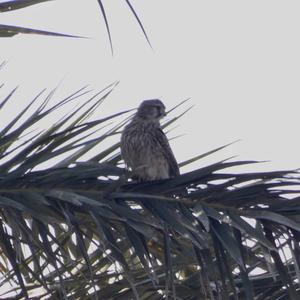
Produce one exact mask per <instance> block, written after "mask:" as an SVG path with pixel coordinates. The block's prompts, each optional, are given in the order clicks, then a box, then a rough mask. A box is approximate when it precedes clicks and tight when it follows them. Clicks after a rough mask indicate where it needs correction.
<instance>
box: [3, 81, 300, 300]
mask: <svg viewBox="0 0 300 300" xmlns="http://www.w3.org/2000/svg"><path fill="white" fill-rule="evenodd" d="M114 87H115V84H112V85H110V86H108V87H107V88H106V89H104V90H103V91H101V92H99V93H95V94H93V93H92V92H91V91H88V90H87V89H86V88H83V89H80V90H78V91H77V92H75V93H74V94H72V95H70V96H68V97H66V98H65V99H62V100H61V101H59V102H57V103H56V104H54V105H52V106H51V105H50V100H51V98H52V97H53V94H54V91H52V92H51V93H49V95H46V96H44V100H41V97H42V94H44V93H45V92H43V93H41V94H40V95H38V96H37V97H36V98H35V99H34V100H33V101H32V102H31V103H30V104H29V105H28V106H27V107H26V108H25V109H24V110H23V111H22V112H20V113H19V114H18V115H16V116H15V118H14V119H13V120H11V122H8V124H7V125H6V126H5V127H4V128H2V130H1V133H0V135H1V139H0V171H1V173H0V174H1V175H0V207H1V210H0V222H1V223H0V251H1V259H0V272H1V274H2V276H1V278H0V285H1V286H2V287H3V288H6V287H7V286H11V289H10V294H8V293H5V294H3V295H1V296H0V297H2V298H3V297H5V299H7V297H8V296H12V297H13V299H23V298H25V299H26V298H27V299H28V298H30V299H31V298H33V297H34V296H38V297H42V296H43V297H45V298H47V297H51V299H59V298H61V299H69V298H70V299H90V298H95V299H166V298H169V299H249V300H250V299H254V298H255V299H298V298H299V291H298V290H299V284H298V279H299V263H300V261H299V259H300V255H299V254H300V252H299V251H300V249H299V231H300V218H299V217H300V205H299V199H298V198H295V199H291V200H288V199H287V198H286V197H285V196H286V195H287V194H291V193H296V192H299V191H298V190H295V188H297V185H299V180H298V179H297V176H296V175H297V172H295V171H276V172H263V173H257V172H252V173H233V172H232V171H226V169H228V168H230V170H232V168H233V167H236V166H243V165H247V164H255V163H257V162H255V161H231V160H224V161H221V162H216V163H214V164H212V165H208V166H204V167H202V168H200V169H196V170H194V171H192V172H188V173H185V174H182V175H180V176H178V177H176V178H173V179H170V180H160V181H152V182H145V183H134V182H132V181H130V180H128V178H129V177H130V173H129V172H128V171H126V170H125V169H124V168H123V167H122V162H121V158H120V153H119V143H118V141H115V142H113V143H109V144H110V145H109V146H107V144H105V142H107V141H109V140H110V139H113V138H114V137H115V136H116V135H117V134H119V133H120V130H121V129H122V126H123V125H124V123H125V122H126V120H128V114H127V115H126V113H129V111H128V112H121V113H116V114H115V115H112V116H108V117H103V118H101V119H98V120H91V119H90V117H91V116H92V112H93V111H95V109H97V107H98V106H99V105H100V104H101V103H102V101H103V100H104V99H105V98H106V97H107V96H108V95H109V94H110V93H111V91H112V90H113V88H114ZM14 93H15V91H12V92H11V93H10V94H9V95H8V96H7V97H5V98H4V99H3V100H2V102H1V103H0V109H1V110H2V111H3V109H5V106H6V105H9V103H10V102H11V101H13V96H14ZM88 95H90V96H89V98H88V99H85V97H87V96H88ZM51 102H53V100H51ZM77 103H80V106H79V107H76V108H75V109H74V110H72V111H71V112H70V113H69V114H65V115H64V117H63V118H61V119H59V120H57V121H56V122H53V121H52V126H50V127H49V128H48V129H47V130H43V131H39V132H36V131H35V130H34V129H36V128H39V124H42V122H43V121H44V120H45V119H47V118H49V117H50V118H51V115H52V114H54V115H55V113H57V112H59V111H62V110H64V109H65V108H66V107H69V105H72V104H74V105H75V104H77ZM170 113H174V111H173V110H172V111H171V112H170ZM175 120H177V116H175V117H173V118H171V119H169V121H167V122H166V123H165V126H168V125H169V124H172V123H173V122H174V121H175ZM112 121H113V123H112ZM101 145H106V146H105V147H104V146H103V147H102V150H97V154H96V155H95V150H94V151H90V150H92V149H100V148H101ZM97 147H100V148H97ZM222 148H223V147H219V148H217V149H215V150H212V151H209V152H208V153H206V154H203V155H199V156H197V157H196V158H195V159H189V160H187V161H186V162H182V163H181V165H186V164H187V163H192V162H194V161H195V160H196V159H202V158H203V157H205V156H208V155H212V154H213V153H214V152H215V151H219V150H221V149H222ZM258 270H260V274H258Z"/></svg>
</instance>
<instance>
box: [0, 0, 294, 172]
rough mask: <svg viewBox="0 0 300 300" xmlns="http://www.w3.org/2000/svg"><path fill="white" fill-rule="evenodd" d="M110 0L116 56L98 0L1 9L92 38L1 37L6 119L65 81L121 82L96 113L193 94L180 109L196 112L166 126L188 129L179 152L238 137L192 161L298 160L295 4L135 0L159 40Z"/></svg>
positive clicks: (6, 20)
mask: <svg viewBox="0 0 300 300" xmlns="http://www.w3.org/2000/svg"><path fill="white" fill-rule="evenodd" d="M1 2H4V1H1V0H0V3H1ZM103 3H104V5H105V8H106V11H107V17H108V21H109V25H110V28H111V34H112V39H113V46H114V55H111V52H110V47H109V42H108V38H107V34H106V31H105V25H104V22H103V18H102V17H101V13H100V10H99V6H98V3H97V0H84V1H80V0H56V1H49V2H46V3H42V4H40V5H36V6H32V7H29V8H26V9H22V10H18V11H14V12H8V13H2V14H0V24H10V25H19V26H24V27H30V28H35V29H42V30H49V31H54V32H61V33H66V34H73V35H79V36H84V37H88V38H85V39H72V38H61V37H47V36H46V37H45V36H33V35H19V36H16V37H13V38H1V39H0V49H1V51H0V61H2V60H8V64H7V65H6V67H5V68H4V69H3V70H1V71H0V82H5V84H6V88H5V89H6V90H5V91H4V92H1V93H0V97H3V95H4V94H5V92H7V91H9V90H10V89H11V88H13V87H15V86H17V85H19V86H20V88H19V90H18V93H17V96H16V100H15V102H14V106H13V107H12V108H11V110H10V112H9V114H7V115H6V117H9V116H10V115H11V116H13V115H14V114H15V113H16V110H17V109H19V108H20V109H21V107H23V105H25V104H26V103H28V102H29V101H30V100H31V99H32V98H33V97H34V96H35V94H36V93H37V92H39V91H41V90H42V89H43V88H49V89H51V88H54V87H55V86H56V85H57V84H58V83H60V82H62V83H61V85H60V88H59V92H58V95H60V94H68V93H71V92H73V91H75V90H77V89H79V88H80V87H82V86H85V85H86V84H89V85H90V86H91V87H92V88H94V89H95V90H100V89H102V88H103V87H105V86H107V85H108V84H110V83H112V82H114V81H120V84H119V85H118V87H117V88H116V89H115V91H114V92H113V93H112V94H111V96H110V97H109V98H108V99H107V100H106V102H105V103H104V104H103V106H101V108H100V109H99V111H98V112H97V116H98V115H99V118H101V117H104V116H106V115H109V114H112V113H115V112H118V111H122V110H124V109H128V108H134V107H137V105H138V104H139V103H140V101H142V100H144V99H149V98H160V99H161V100H162V101H163V102H164V103H165V105H166V106H167V107H168V108H171V107H172V106H174V105H175V104H177V103H179V102H180V101H182V100H184V99H186V98H190V100H189V102H188V103H187V104H185V106H184V107H185V108H187V107H189V106H190V105H193V106H194V107H193V109H192V110H191V111H190V112H189V113H188V114H187V115H186V116H184V117H183V118H182V119H180V120H179V121H178V122H177V125H178V126H177V127H176V128H174V130H173V131H172V132H171V133H170V135H169V137H174V136H177V135H183V136H181V137H179V138H177V139H174V140H172V141H171V145H172V148H173V150H174V152H175V156H176V157H177V159H178V161H183V160H186V159H189V158H190V157H192V156H195V155H197V154H200V153H203V152H206V151H209V150H211V149H213V148H215V147H218V146H222V145H224V144H227V143H230V142H232V141H235V140H238V139H239V140H240V141H239V142H238V143H235V144H234V145H232V146H231V147H229V148H228V149H226V150H223V151H222V152H220V153H218V154H216V155H214V156H212V157H211V158H210V159H208V160H206V161H204V162H199V163H197V164H195V165H194V167H198V166H201V165H202V164H205V163H209V162H213V161H218V160H221V159H225V158H228V157H231V156H234V155H237V158H236V159H247V160H248V159H250V160H261V161H264V160H268V161H270V162H268V163H266V164H262V165H256V166H255V167H253V166H252V167H251V170H253V169H255V170H271V169H272V170H273V169H295V168H299V167H300V141H299V134H298V127H299V99H300V86H299V79H300V55H299V53H300V43H299V30H300V18H299V13H300V3H299V1H277V0H272V1H269V0H265V1H231V0H229V1H200V0H189V1H182V0H181V1H180V0H164V1H161V0H152V1H141V0H140V1H138V0H132V4H133V6H134V7H135V9H136V11H137V13H138V14H139V17H140V18H141V20H142V22H143V25H144V26H145V28H146V31H147V33H148V35H149V38H150V41H151V43H152V46H153V49H151V48H150V47H149V46H148V44H147V42H146V40H145V38H144V37H143V34H142V32H141V30H140V28H139V26H138V24H137V22H136V20H135V19H134V17H133V15H132V13H131V12H130V10H129V9H128V7H127V6H126V3H125V1H122V0H110V1H108V0H106V1H103ZM2 121H3V120H2Z"/></svg>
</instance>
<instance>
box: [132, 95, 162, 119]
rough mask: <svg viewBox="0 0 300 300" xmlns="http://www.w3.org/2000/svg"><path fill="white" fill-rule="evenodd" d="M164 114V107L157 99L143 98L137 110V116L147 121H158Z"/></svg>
mask: <svg viewBox="0 0 300 300" xmlns="http://www.w3.org/2000/svg"><path fill="white" fill-rule="evenodd" d="M165 115H166V107H165V105H164V104H163V103H162V102H161V101H160V100H159V99H151V100H144V101H143V102H142V103H141V104H140V106H139V107H138V110H137V116H138V117H140V118H142V119H146V120H149V121H151V120H152V121H159V120H160V119H161V118H162V117H164V116H165Z"/></svg>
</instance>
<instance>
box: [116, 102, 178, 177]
mask: <svg viewBox="0 0 300 300" xmlns="http://www.w3.org/2000/svg"><path fill="white" fill-rule="evenodd" d="M165 115H166V112H165V106H164V104H163V103H162V102H161V101H160V100H158V99H153V100H145V101H143V102H142V103H141V104H140V106H139V108H138V110H137V113H136V114H135V115H134V117H133V119H132V121H131V122H130V123H129V124H128V125H127V126H126V127H125V128H124V131H123V133H122V137H121V154H122V157H123V159H124V162H125V164H126V166H127V168H130V169H131V170H132V172H133V174H134V176H133V178H136V179H137V180H138V181H149V180H157V179H166V178H171V177H174V176H177V175H179V167H178V164H177V161H176V159H175V157H174V154H173V152H172V149H171V147H170V145H169V142H168V139H167V137H166V135H165V134H164V132H163V130H162V129H161V126H160V119H161V118H162V117H164V116H165Z"/></svg>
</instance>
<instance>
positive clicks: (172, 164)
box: [156, 128, 179, 177]
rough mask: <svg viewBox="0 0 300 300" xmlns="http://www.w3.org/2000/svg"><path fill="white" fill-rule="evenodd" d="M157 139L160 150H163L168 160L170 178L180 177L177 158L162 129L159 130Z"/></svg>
mask: <svg viewBox="0 0 300 300" xmlns="http://www.w3.org/2000/svg"><path fill="white" fill-rule="evenodd" d="M156 139H157V142H158V144H159V145H160V148H161V151H162V153H163V155H164V157H165V158H166V160H167V162H168V164H169V168H170V171H169V172H170V174H169V175H170V177H173V176H177V175H179V167H178V163H177V161H176V158H175V156H174V154H173V151H172V149H171V147H170V144H169V141H168V139H167V137H166V135H165V133H164V132H163V131H162V129H161V128H157V131H156Z"/></svg>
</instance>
